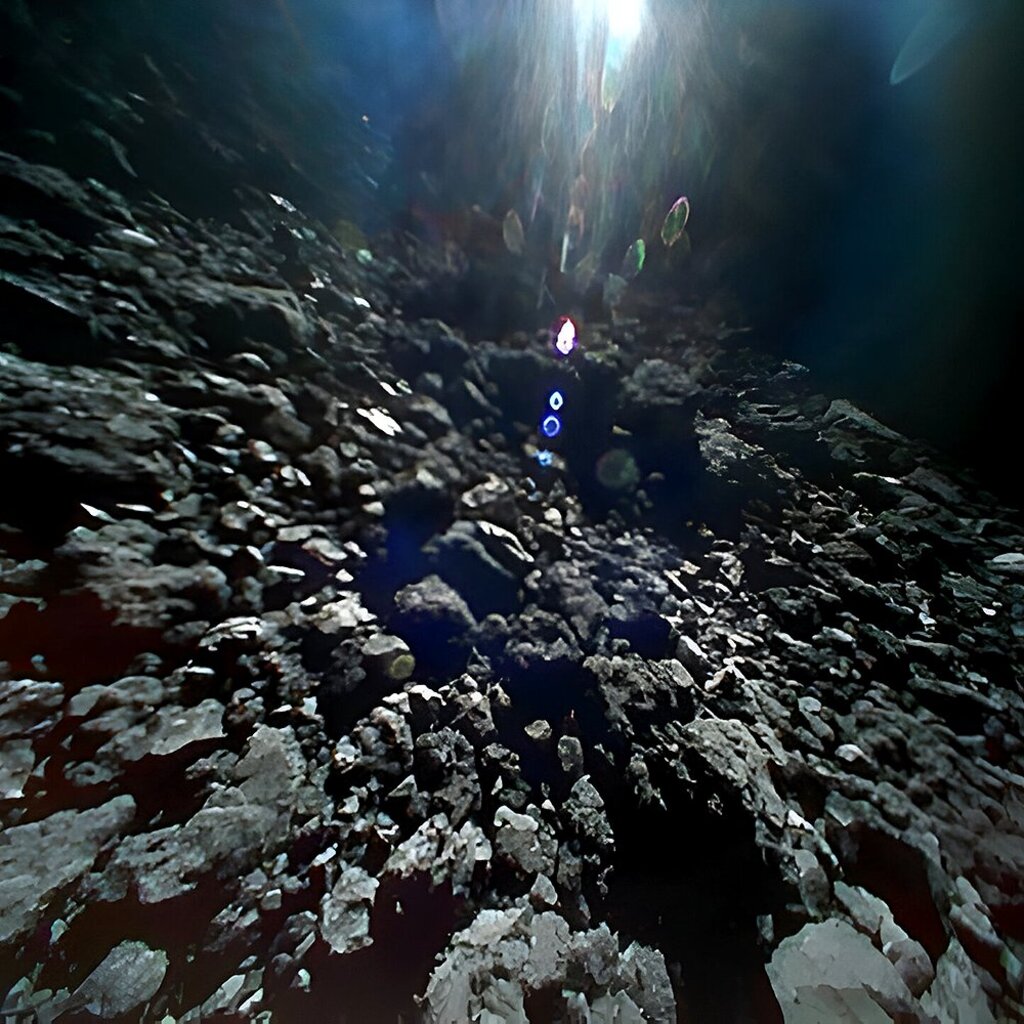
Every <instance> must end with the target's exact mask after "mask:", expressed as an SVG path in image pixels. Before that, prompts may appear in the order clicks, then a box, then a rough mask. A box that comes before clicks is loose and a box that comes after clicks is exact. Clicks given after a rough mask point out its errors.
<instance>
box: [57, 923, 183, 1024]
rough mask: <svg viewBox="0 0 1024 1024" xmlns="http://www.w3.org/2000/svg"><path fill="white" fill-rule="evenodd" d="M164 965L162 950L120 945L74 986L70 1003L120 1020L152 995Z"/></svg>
mask: <svg viewBox="0 0 1024 1024" xmlns="http://www.w3.org/2000/svg"><path fill="white" fill-rule="evenodd" d="M167 963H168V960H167V954H166V953H165V952H164V951H163V950H162V949H150V948H149V947H148V946H147V945H146V944H145V943H144V942H137V941H132V940H129V941H127V942H122V943H121V944H120V945H118V946H115V947H114V948H113V949H112V950H111V951H110V952H109V953H108V954H107V955H106V956H105V957H104V958H103V960H102V961H101V963H100V964H99V965H98V966H97V967H96V968H95V970H93V971H92V973H91V974H90V975H89V976H88V977H87V978H86V979H85V981H83V982H82V984H81V985H79V986H78V988H77V989H76V990H75V991H74V992H73V993H72V995H71V1001H72V1002H73V1003H74V1004H75V1005H80V1006H84V1007H85V1008H86V1009H87V1010H88V1011H89V1012H90V1013H91V1014H93V1015H94V1016H96V1017H102V1018H103V1019H104V1020H112V1019H114V1018H115V1017H120V1016H122V1015H123V1014H126V1013H128V1012H129V1011H131V1010H134V1009H135V1008H136V1007H139V1006H143V1005H144V1004H146V1003H148V1002H149V1001H150V1000H151V999H152V998H153V996H155V995H156V993H157V992H158V991H159V989H160V986H161V985H162V984H163V982H164V976H165V975H166V973H167Z"/></svg>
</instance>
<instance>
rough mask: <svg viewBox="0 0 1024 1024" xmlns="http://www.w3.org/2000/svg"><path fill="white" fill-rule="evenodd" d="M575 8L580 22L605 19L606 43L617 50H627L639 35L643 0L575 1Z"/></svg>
mask: <svg viewBox="0 0 1024 1024" xmlns="http://www.w3.org/2000/svg"><path fill="white" fill-rule="evenodd" d="M575 8H576V17H577V19H579V20H580V21H581V22H582V21H583V20H584V19H585V18H590V19H591V20H593V21H597V20H598V19H599V18H600V19H604V18H607V20H608V37H609V39H608V41H609V43H610V44H612V45H613V46H615V47H617V48H622V49H626V48H628V47H629V46H630V45H631V44H632V43H633V42H634V41H635V40H636V37H637V36H638V35H640V26H641V22H642V21H643V13H644V0H575Z"/></svg>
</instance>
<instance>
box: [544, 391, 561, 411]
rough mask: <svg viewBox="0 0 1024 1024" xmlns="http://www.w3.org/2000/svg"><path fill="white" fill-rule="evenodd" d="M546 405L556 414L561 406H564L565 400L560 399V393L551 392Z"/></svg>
mask: <svg viewBox="0 0 1024 1024" xmlns="http://www.w3.org/2000/svg"><path fill="white" fill-rule="evenodd" d="M548 405H550V406H551V408H552V409H554V411H555V412H558V410H559V409H561V408H562V406H563V405H565V399H564V398H563V397H562V392H561V391H552V392H551V397H550V398H548Z"/></svg>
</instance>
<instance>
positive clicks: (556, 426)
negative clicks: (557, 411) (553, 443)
mask: <svg viewBox="0 0 1024 1024" xmlns="http://www.w3.org/2000/svg"><path fill="white" fill-rule="evenodd" d="M540 429H541V432H542V433H543V434H544V436H545V437H558V435H559V434H560V433H561V431H562V421H561V420H560V419H559V418H558V417H557V416H554V415H551V416H545V417H544V419H543V421H542V422H541V425H540Z"/></svg>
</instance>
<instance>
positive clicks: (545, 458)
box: [537, 448, 555, 466]
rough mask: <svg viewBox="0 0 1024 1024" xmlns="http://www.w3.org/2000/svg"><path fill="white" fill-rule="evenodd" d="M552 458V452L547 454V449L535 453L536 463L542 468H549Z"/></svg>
mask: <svg viewBox="0 0 1024 1024" xmlns="http://www.w3.org/2000/svg"><path fill="white" fill-rule="evenodd" d="M554 458H555V456H554V454H553V453H552V452H549V451H548V450H547V448H544V449H542V450H541V451H539V452H537V461H538V462H539V463H540V464H541V465H542V466H550V465H551V463H552V461H553V460H554Z"/></svg>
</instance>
